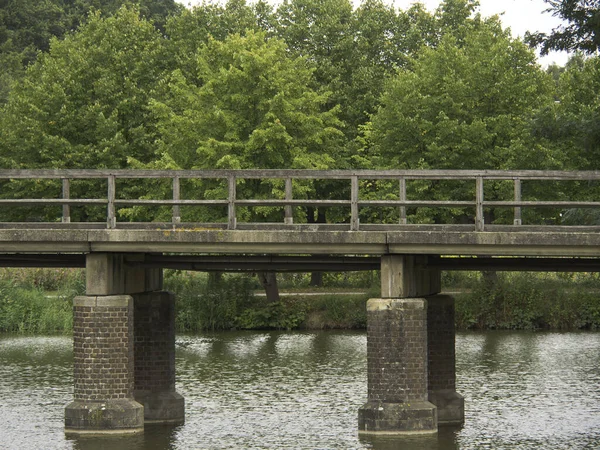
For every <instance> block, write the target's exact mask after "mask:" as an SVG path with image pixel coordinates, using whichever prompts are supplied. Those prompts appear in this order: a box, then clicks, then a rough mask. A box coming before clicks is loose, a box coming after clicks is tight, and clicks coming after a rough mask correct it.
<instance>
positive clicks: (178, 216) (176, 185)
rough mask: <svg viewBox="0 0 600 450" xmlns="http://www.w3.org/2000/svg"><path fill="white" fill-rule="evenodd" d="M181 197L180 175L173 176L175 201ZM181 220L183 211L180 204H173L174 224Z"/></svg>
mask: <svg viewBox="0 0 600 450" xmlns="http://www.w3.org/2000/svg"><path fill="white" fill-rule="evenodd" d="M179 199H180V188H179V177H173V201H178V200H179ZM180 222H181V211H180V207H179V205H173V224H176V223H180Z"/></svg>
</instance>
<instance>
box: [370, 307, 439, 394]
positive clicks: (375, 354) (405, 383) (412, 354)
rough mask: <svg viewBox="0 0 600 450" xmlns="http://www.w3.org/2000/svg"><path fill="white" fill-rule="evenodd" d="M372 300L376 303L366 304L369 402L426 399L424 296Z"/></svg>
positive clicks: (425, 310)
mask: <svg viewBox="0 0 600 450" xmlns="http://www.w3.org/2000/svg"><path fill="white" fill-rule="evenodd" d="M373 301H375V302H378V303H377V304H378V305H379V306H378V307H377V308H373V307H369V306H368V307H367V311H368V312H367V314H368V322H367V371H368V373H367V377H368V397H369V402H384V403H403V402H410V401H427V388H428V384H427V302H426V300H424V299H374V300H370V301H369V302H373ZM372 304H373V305H374V304H375V303H372Z"/></svg>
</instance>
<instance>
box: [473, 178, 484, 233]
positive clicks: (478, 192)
mask: <svg viewBox="0 0 600 450" xmlns="http://www.w3.org/2000/svg"><path fill="white" fill-rule="evenodd" d="M484 226H485V224H484V218H483V178H482V177H477V178H476V188H475V231H483V228H484Z"/></svg>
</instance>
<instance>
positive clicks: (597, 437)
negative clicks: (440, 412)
mask: <svg viewBox="0 0 600 450" xmlns="http://www.w3.org/2000/svg"><path fill="white" fill-rule="evenodd" d="M599 350H600V333H515V332H488V333H464V334H458V336H457V383H458V390H459V392H461V393H462V394H463V395H464V397H465V403H466V412H465V414H466V423H465V426H464V427H462V428H460V429H458V428H447V429H442V430H441V431H440V433H438V435H437V436H433V437H431V436H430V437H427V438H414V437H413V438H403V439H398V438H359V437H358V434H357V410H358V408H359V407H360V406H361V405H362V404H363V403H364V402H365V401H366V396H367V387H366V336H365V334H364V333H363V332H289V333H284V332H241V333H240V332H237V333H219V334H205V335H195V336H179V337H178V339H177V390H178V391H179V392H180V393H181V394H182V395H183V396H184V397H185V398H186V423H185V425H183V426H179V427H166V426H147V427H146V431H145V433H144V434H143V435H138V436H134V437H127V438H122V437H121V438H88V439H83V438H78V439H67V438H65V436H64V434H63V413H64V407H65V405H66V404H67V403H69V402H70V401H71V400H72V395H73V389H72V381H73V378H72V364H73V356H72V342H71V339H70V338H68V337H22V336H7V335H4V336H0V417H1V420H2V426H0V448H2V449H25V448H26V449H85V450H96V449H98V450H99V449H111V450H113V449H117V450H118V449H128V450H129V449H139V450H150V449H156V450H158V449H226V448H231V449H233V448H235V449H240V448H272V449H280V448H290V449H292V448H293V449H329V448H331V449H334V448H335V449H370V448H373V449H386V450H387V449H390V450H391V449H415V450H418V449H444V450H446V449H539V448H552V449H597V448H600V351H599Z"/></svg>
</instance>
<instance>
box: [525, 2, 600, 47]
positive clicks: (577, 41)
mask: <svg viewBox="0 0 600 450" xmlns="http://www.w3.org/2000/svg"><path fill="white" fill-rule="evenodd" d="M544 1H545V2H546V3H548V4H549V5H550V8H548V9H547V12H551V13H552V15H554V16H557V17H560V18H561V19H563V20H565V21H566V22H567V24H568V25H560V26H558V27H556V28H555V29H553V30H552V32H551V33H550V34H546V33H540V32H537V33H528V34H527V35H526V39H527V41H528V42H529V43H530V44H531V45H532V46H540V51H541V54H542V55H547V54H548V52H549V51H550V50H559V51H560V50H565V51H581V52H583V53H588V54H591V53H595V52H597V51H598V50H599V49H600V1H599V0H544Z"/></svg>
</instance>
